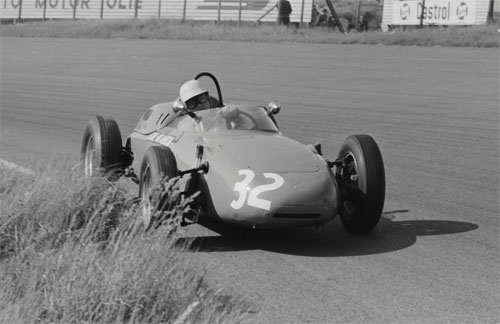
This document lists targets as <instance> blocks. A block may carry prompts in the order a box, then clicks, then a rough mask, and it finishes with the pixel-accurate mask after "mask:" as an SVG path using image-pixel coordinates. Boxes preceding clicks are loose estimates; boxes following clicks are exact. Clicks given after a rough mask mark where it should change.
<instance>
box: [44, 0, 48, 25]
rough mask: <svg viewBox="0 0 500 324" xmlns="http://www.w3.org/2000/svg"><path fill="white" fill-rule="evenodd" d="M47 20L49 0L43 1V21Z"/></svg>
mask: <svg viewBox="0 0 500 324" xmlns="http://www.w3.org/2000/svg"><path fill="white" fill-rule="evenodd" d="M46 18H47V0H44V1H43V20H45V19H46Z"/></svg>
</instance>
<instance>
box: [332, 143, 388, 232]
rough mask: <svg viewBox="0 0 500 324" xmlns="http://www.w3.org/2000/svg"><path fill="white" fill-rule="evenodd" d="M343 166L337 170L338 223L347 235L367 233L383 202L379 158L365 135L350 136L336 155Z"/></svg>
mask: <svg viewBox="0 0 500 324" xmlns="http://www.w3.org/2000/svg"><path fill="white" fill-rule="evenodd" d="M338 157H339V159H341V160H342V161H343V162H344V163H343V166H342V167H337V169H336V178H337V181H338V183H339V187H340V192H341V199H340V208H339V213H340V219H341V220H342V224H343V225H344V227H345V229H346V230H347V231H348V232H351V233H368V232H370V231H372V230H373V229H374V228H375V226H377V224H378V222H379V220H380V216H381V215H382V210H383V208H384V200H385V171H384V162H383V160H382V154H381V153H380V149H379V147H378V145H377V143H376V142H375V140H374V139H373V138H372V137H371V136H369V135H352V136H349V137H348V138H346V139H345V141H344V143H343V144H342V147H341V148H340V152H339V156H338Z"/></svg>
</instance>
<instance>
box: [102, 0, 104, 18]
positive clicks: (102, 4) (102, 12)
mask: <svg viewBox="0 0 500 324" xmlns="http://www.w3.org/2000/svg"><path fill="white" fill-rule="evenodd" d="M103 17H104V0H101V19H102V18H103Z"/></svg>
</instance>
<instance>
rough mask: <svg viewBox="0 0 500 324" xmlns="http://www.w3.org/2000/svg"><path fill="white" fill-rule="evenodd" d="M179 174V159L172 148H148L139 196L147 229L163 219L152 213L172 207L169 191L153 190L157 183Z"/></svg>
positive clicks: (140, 181) (142, 168) (142, 169)
mask: <svg viewBox="0 0 500 324" xmlns="http://www.w3.org/2000/svg"><path fill="white" fill-rule="evenodd" d="M178 175H179V169H178V168H177V161H176V160H175V156H174V154H173V153H172V150H170V148H168V147H166V146H152V147H150V148H149V149H147V151H146V153H145V154H144V158H143V160H142V163H141V172H140V177H139V196H140V197H141V209H142V217H143V223H144V226H145V227H146V229H148V228H150V227H151V226H155V227H158V226H159V225H161V220H155V219H152V215H153V214H154V213H155V212H156V211H166V210H168V209H170V208H172V204H169V203H168V197H167V195H166V194H167V193H165V192H162V191H160V190H153V189H154V188H155V185H157V184H158V183H159V181H161V180H164V181H168V180H169V179H171V178H174V177H177V176H178ZM174 203H175V202H174Z"/></svg>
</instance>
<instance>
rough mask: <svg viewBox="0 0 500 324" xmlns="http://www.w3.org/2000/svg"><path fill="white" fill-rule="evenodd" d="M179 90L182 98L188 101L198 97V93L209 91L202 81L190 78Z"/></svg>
mask: <svg viewBox="0 0 500 324" xmlns="http://www.w3.org/2000/svg"><path fill="white" fill-rule="evenodd" d="M179 92H180V97H181V100H182V101H184V102H187V101H188V100H189V99H191V98H193V97H196V96H197V95H200V94H202V93H206V92H208V90H207V89H205V88H204V87H203V86H202V85H201V82H200V81H198V80H189V81H187V82H186V83H184V84H183V85H182V86H181V90H180V91H179Z"/></svg>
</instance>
